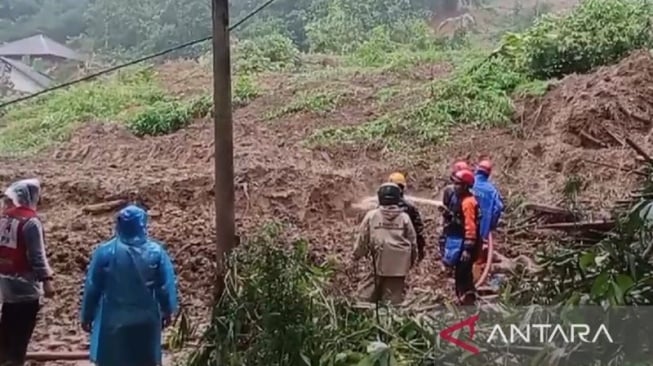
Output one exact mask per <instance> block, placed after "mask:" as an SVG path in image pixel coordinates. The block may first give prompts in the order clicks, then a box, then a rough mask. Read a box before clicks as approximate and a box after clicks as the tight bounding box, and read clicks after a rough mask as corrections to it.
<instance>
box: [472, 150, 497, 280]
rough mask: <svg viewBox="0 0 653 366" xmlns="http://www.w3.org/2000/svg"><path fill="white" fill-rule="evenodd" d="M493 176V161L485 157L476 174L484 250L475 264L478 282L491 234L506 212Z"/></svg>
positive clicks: (475, 184)
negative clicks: (491, 177)
mask: <svg viewBox="0 0 653 366" xmlns="http://www.w3.org/2000/svg"><path fill="white" fill-rule="evenodd" d="M491 174H492V161H491V160H490V159H489V158H488V157H484V159H483V160H481V161H480V162H479V163H478V164H477V165H476V172H475V175H474V195H475V196H476V199H477V201H478V204H479V208H480V211H481V220H480V227H479V233H480V235H481V238H482V239H483V250H482V251H481V254H480V255H479V256H478V260H477V261H476V263H475V264H474V278H475V280H477V279H478V277H480V274H481V273H482V272H483V267H484V265H485V263H486V262H487V241H488V239H489V236H490V233H491V232H492V231H494V230H496V228H497V225H498V223H499V219H500V218H501V215H502V214H503V210H504V204H503V198H502V197H501V194H500V193H499V190H498V189H497V188H496V187H495V185H494V184H493V183H492V181H491V180H490V175H491Z"/></svg>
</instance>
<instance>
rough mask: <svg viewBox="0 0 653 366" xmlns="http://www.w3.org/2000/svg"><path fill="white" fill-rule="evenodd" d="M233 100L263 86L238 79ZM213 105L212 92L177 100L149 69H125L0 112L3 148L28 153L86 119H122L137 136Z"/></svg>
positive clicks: (166, 129)
mask: <svg viewBox="0 0 653 366" xmlns="http://www.w3.org/2000/svg"><path fill="white" fill-rule="evenodd" d="M234 84H235V85H234V103H235V105H237V106H238V105H245V104H247V103H249V102H251V101H252V100H253V99H254V98H256V97H257V96H258V95H259V94H260V91H259V90H258V89H257V87H256V84H255V83H254V81H253V79H252V77H250V76H248V75H243V76H240V77H236V78H235V80H234ZM212 108H213V100H212V97H211V96H210V95H209V96H203V97H200V98H196V99H191V100H177V99H174V98H172V97H171V96H169V95H167V94H166V93H165V92H164V91H163V89H162V88H161V87H160V86H159V85H158V84H157V82H156V80H155V79H154V74H153V72H152V70H151V69H140V70H135V71H127V72H123V73H120V74H118V75H116V76H115V77H110V78H108V79H103V80H99V81H96V82H92V83H86V84H80V85H78V86H74V87H71V88H69V89H65V90H61V91H58V92H54V93H52V94H51V95H48V96H44V97H41V98H37V99H36V100H33V101H28V102H26V103H24V104H20V105H17V106H15V107H14V108H11V109H9V110H8V111H7V113H6V114H5V115H4V116H1V117H0V121H2V125H0V126H1V127H0V151H1V152H2V153H9V154H30V153H33V152H36V151H39V150H40V149H42V148H43V147H47V146H49V145H50V144H51V143H53V142H59V141H64V140H66V139H67V138H68V137H69V135H70V133H71V132H72V131H73V130H74V128H75V127H77V126H79V125H80V124H82V123H84V122H87V121H97V122H114V123H124V124H125V125H126V126H127V128H129V129H130V130H131V131H132V132H133V133H134V134H135V135H136V136H147V135H150V136H156V135H163V134H168V133H172V132H174V131H177V130H179V129H180V128H183V127H185V126H186V125H188V123H190V122H191V121H192V120H193V119H195V118H201V117H203V116H205V115H207V114H208V113H209V112H210V111H211V109H212Z"/></svg>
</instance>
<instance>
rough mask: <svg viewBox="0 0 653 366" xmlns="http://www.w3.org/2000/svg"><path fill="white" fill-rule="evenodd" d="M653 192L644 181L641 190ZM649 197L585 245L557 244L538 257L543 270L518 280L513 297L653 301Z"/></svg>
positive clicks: (523, 299) (651, 205) (525, 299)
mask: <svg viewBox="0 0 653 366" xmlns="http://www.w3.org/2000/svg"><path fill="white" fill-rule="evenodd" d="M650 192H653V181H650V180H649V181H648V182H646V188H645V191H644V194H643V195H644V196H645V197H646V194H648V193H650ZM652 208H653V200H651V199H650V198H644V199H641V200H640V202H638V203H637V204H636V205H634V206H633V207H632V209H631V210H630V211H629V212H627V213H625V214H624V215H622V217H621V218H620V219H619V225H618V227H617V230H616V232H615V233H613V235H610V236H608V237H607V238H606V239H605V240H603V241H602V242H601V243H599V244H597V245H594V246H592V247H590V248H587V247H585V246H583V245H582V243H579V246H578V247H571V248H570V247H565V248H556V250H555V251H547V254H546V255H542V256H541V258H540V262H541V263H540V265H541V266H542V267H543V271H542V272H541V273H539V274H538V275H537V276H535V277H533V278H529V279H527V280H522V281H521V284H520V287H522V289H524V290H525V291H520V292H519V296H518V297H516V298H515V301H519V302H522V303H524V302H526V303H530V302H532V301H536V302H538V303H544V302H548V303H551V302H553V303H555V302H569V303H581V304H600V305H612V306H619V305H650V304H652V303H653V288H652V287H651V283H653V265H651V263H650V261H649V256H650V254H651V247H652V246H651V242H652V240H651V239H653V237H651V228H652V227H653V221H652V220H651V219H653V215H652V213H653V211H651V210H652Z"/></svg>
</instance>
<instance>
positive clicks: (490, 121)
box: [309, 0, 653, 148]
mask: <svg viewBox="0 0 653 366" xmlns="http://www.w3.org/2000/svg"><path fill="white" fill-rule="evenodd" d="M651 16H653V7H652V6H651V4H650V3H649V2H647V1H645V0H626V1H615V0H586V1H584V2H583V3H582V4H581V6H579V7H578V8H577V9H576V10H574V11H573V12H571V13H570V14H568V15H566V16H563V17H553V16H545V17H543V18H542V19H541V20H540V21H538V22H537V23H536V24H535V25H534V26H532V27H531V28H529V29H527V30H526V31H524V32H523V33H518V34H514V33H511V34H507V35H506V36H505V37H504V38H503V41H502V43H501V45H500V47H499V48H498V49H497V50H496V51H494V52H492V53H491V54H490V55H489V56H485V57H484V58H482V59H479V58H477V59H475V60H474V61H473V63H471V65H470V63H469V62H466V63H465V64H464V65H463V66H459V67H458V70H457V71H456V72H455V73H454V74H453V75H452V76H451V77H450V78H448V79H446V80H444V81H435V82H434V83H433V84H432V85H431V89H432V97H431V98H430V99H429V100H427V101H425V102H423V103H421V104H419V105H415V106H411V107H408V108H405V109H404V110H403V111H401V112H396V111H395V112H391V113H390V114H388V115H385V116H383V117H382V118H380V119H377V120H374V121H370V122H367V123H364V124H362V125H359V126H353V127H344V128H342V127H332V128H326V129H324V130H320V131H316V132H315V133H314V134H313V135H312V136H311V137H310V138H309V142H310V143H313V144H333V143H339V144H341V143H361V142H380V143H382V144H385V145H388V146H390V147H395V148H397V147H402V146H405V143H404V142H405V141H410V143H411V144H414V143H417V144H421V145H426V144H431V143H434V142H438V141H441V140H442V139H444V138H446V136H447V131H448V130H449V129H450V127H452V126H454V125H459V124H465V125H473V126H477V127H486V126H496V125H503V124H507V123H508V122H510V119H511V117H512V113H513V108H512V100H511V97H512V96H513V95H514V94H524V93H533V94H542V93H543V92H544V91H545V90H546V85H547V80H548V79H549V78H551V77H560V76H564V75H567V74H570V73H575V72H578V73H582V72H587V71H589V70H591V69H592V68H594V67H596V66H601V65H607V64H610V63H613V62H615V61H617V60H619V59H620V58H621V57H623V56H624V55H625V54H627V53H628V52H630V51H633V50H636V49H638V48H641V47H644V46H648V45H651V44H653V34H652V33H651V28H650V17H651ZM387 37H388V33H387V32H382V31H378V32H376V33H375V35H374V36H373V37H372V38H371V40H370V41H368V44H379V45H381V44H386V42H389V41H388V38H387ZM418 39H419V38H418ZM374 49H375V48H374V47H368V46H367V45H364V47H363V48H361V50H364V51H365V52H363V53H362V55H363V56H361V55H358V57H359V60H362V61H364V62H367V63H370V64H377V63H381V64H387V63H388V58H387V57H388V56H387V55H388V54H390V55H391V54H392V52H390V50H392V49H399V52H400V53H402V54H406V55H409V54H410V48H409V47H408V46H403V49H402V46H399V45H397V44H392V43H390V46H389V47H388V48H387V49H385V48H382V47H381V46H379V49H380V50H381V51H379V52H378V53H372V52H371V51H369V50H374ZM417 49H422V50H424V48H417ZM381 55H385V56H381Z"/></svg>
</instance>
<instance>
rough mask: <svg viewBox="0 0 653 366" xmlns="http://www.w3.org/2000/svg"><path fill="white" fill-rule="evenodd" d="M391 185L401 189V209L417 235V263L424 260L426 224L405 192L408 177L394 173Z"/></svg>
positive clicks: (391, 177) (391, 175)
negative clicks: (408, 218)
mask: <svg viewBox="0 0 653 366" xmlns="http://www.w3.org/2000/svg"><path fill="white" fill-rule="evenodd" d="M388 180H389V181H390V183H394V184H396V185H398V186H399V188H400V189H401V201H399V207H400V208H401V209H402V210H404V212H406V213H407V214H408V217H410V222H412V223H413V227H414V228H415V234H417V261H418V262H419V261H421V260H422V259H424V254H425V253H424V248H425V246H426V240H424V223H423V222H422V215H421V214H420V212H419V210H418V209H417V207H415V204H414V203H413V202H411V201H410V200H408V199H406V197H405V195H404V192H406V177H405V176H404V175H403V174H401V173H392V174H390V178H389V179H388Z"/></svg>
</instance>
